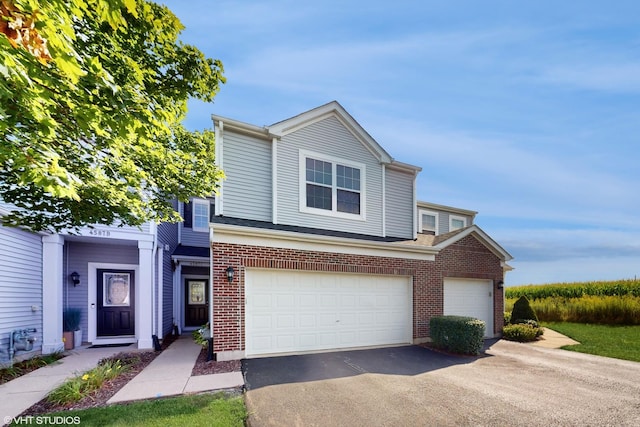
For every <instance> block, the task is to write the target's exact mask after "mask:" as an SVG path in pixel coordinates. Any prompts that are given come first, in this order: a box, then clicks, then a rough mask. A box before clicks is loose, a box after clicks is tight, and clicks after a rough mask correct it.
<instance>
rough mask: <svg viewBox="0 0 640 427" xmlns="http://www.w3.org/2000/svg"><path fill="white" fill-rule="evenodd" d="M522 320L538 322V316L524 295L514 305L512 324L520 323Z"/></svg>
mask: <svg viewBox="0 0 640 427" xmlns="http://www.w3.org/2000/svg"><path fill="white" fill-rule="evenodd" d="M520 320H535V321H536V322H537V321H538V316H536V313H535V312H534V311H533V309H532V308H531V305H530V304H529V300H528V299H527V297H526V296H524V295H523V296H521V297H520V298H518V301H516V302H515V304H513V311H512V312H511V323H519V321H520Z"/></svg>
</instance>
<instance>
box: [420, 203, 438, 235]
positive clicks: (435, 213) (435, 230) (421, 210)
mask: <svg viewBox="0 0 640 427" xmlns="http://www.w3.org/2000/svg"><path fill="white" fill-rule="evenodd" d="M422 215H433V216H434V217H435V229H434V230H429V231H433V232H434V233H435V235H436V236H437V235H438V234H440V224H439V221H440V218H439V216H440V215H439V213H438V212H435V211H428V210H426V209H418V233H424V225H423V224H422Z"/></svg>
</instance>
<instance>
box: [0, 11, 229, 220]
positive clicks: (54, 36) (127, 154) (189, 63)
mask: <svg viewBox="0 0 640 427" xmlns="http://www.w3.org/2000/svg"><path fill="white" fill-rule="evenodd" d="M0 14H1V16H0V139H1V141H0V198H1V199H3V200H4V201H5V202H8V203H11V204H12V205H14V206H16V207H17V209H15V210H13V211H12V212H11V213H10V214H8V215H6V216H4V217H3V219H2V221H3V223H4V224H5V225H13V226H18V225H19V226H23V227H26V228H29V229H32V230H34V231H41V230H49V231H60V230H63V229H77V228H78V227H81V226H85V225H90V224H94V223H95V224H121V225H133V226H138V225H141V224H142V223H144V222H146V221H149V220H156V221H177V220H179V219H180V217H179V215H178V214H177V213H176V212H175V211H174V209H173V207H172V200H173V199H174V198H178V199H179V200H182V201H186V200H188V198H189V197H192V196H207V195H211V194H212V193H213V192H214V191H215V190H216V187H217V183H218V182H219V181H220V180H221V179H222V178H223V173H222V171H220V170H218V169H217V168H216V167H215V166H214V157H213V156H214V146H213V145H214V138H213V133H212V132H211V131H206V130H205V131H202V132H191V131H187V130H186V129H185V128H184V127H183V126H182V124H181V122H182V120H183V119H184V116H185V114H186V109H187V100H188V99H190V98H195V99H199V100H202V101H205V102H210V101H212V100H213V98H214V96H215V95H216V94H217V92H218V90H219V87H220V85H221V84H222V83H224V82H225V79H224V77H223V75H222V72H223V68H222V64H221V63H220V62H219V61H217V60H212V59H209V58H206V57H205V56H204V55H203V53H202V52H200V51H199V50H198V49H197V48H195V47H193V46H190V45H186V44H183V43H182V42H180V40H179V39H178V36H179V34H180V32H181V31H182V29H183V26H182V24H181V23H180V21H179V20H178V19H177V18H176V16H175V15H174V14H173V13H171V11H170V10H169V9H168V8H166V7H165V6H161V5H158V4H155V3H152V2H150V1H146V0H0Z"/></svg>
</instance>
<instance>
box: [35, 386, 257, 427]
mask: <svg viewBox="0 0 640 427" xmlns="http://www.w3.org/2000/svg"><path fill="white" fill-rule="evenodd" d="M48 416H50V417H54V416H63V417H65V419H66V418H68V417H79V419H78V420H79V421H80V425H82V426H127V427H132V426H158V427H166V426H189V427H195V426H220V427H233V426H244V423H245V419H246V417H247V410H246V408H245V406H244V400H243V398H242V396H236V397H227V396H225V395H224V394H222V393H218V394H215V395H212V394H199V395H191V396H181V397H174V398H166V399H157V400H149V401H144V402H135V403H130V404H126V405H113V406H108V407H101V408H93V409H86V410H82V411H65V412H58V413H54V414H48Z"/></svg>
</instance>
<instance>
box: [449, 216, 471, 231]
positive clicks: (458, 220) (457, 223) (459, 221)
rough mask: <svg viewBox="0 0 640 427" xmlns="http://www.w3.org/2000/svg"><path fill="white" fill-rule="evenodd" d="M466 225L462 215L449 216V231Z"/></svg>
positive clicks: (465, 219)
mask: <svg viewBox="0 0 640 427" xmlns="http://www.w3.org/2000/svg"><path fill="white" fill-rule="evenodd" d="M466 226H467V218H465V217H463V216H456V215H451V216H449V231H454V230H459V229H461V228H464V227H466Z"/></svg>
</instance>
